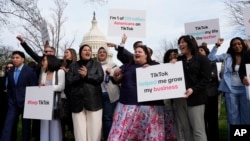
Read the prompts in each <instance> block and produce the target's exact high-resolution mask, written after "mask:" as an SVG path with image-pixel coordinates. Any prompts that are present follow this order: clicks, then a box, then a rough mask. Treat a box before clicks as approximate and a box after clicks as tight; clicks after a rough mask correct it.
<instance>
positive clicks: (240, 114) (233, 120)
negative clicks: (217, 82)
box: [225, 93, 250, 125]
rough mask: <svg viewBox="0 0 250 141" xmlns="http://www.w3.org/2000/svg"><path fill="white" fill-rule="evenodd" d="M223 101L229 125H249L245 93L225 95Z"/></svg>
mask: <svg viewBox="0 0 250 141" xmlns="http://www.w3.org/2000/svg"><path fill="white" fill-rule="evenodd" d="M225 101H226V109H227V118H228V123H229V124H233V125H237V124H238V125H239V124H250V101H249V100H248V99H247V96H246V94H245V93H244V94H232V93H225Z"/></svg>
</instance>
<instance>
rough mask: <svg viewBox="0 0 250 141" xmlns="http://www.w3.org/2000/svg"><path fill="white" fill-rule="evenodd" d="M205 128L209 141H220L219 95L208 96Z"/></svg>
mask: <svg viewBox="0 0 250 141" xmlns="http://www.w3.org/2000/svg"><path fill="white" fill-rule="evenodd" d="M205 128H206V133H207V138H208V141H219V121H218V95H216V96H208V102H207V104H206V106H205Z"/></svg>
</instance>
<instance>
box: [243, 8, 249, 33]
mask: <svg viewBox="0 0 250 141" xmlns="http://www.w3.org/2000/svg"><path fill="white" fill-rule="evenodd" d="M242 12H243V19H244V24H245V32H246V35H247V36H248V38H250V14H249V13H250V7H247V8H244V9H243V10H242Z"/></svg>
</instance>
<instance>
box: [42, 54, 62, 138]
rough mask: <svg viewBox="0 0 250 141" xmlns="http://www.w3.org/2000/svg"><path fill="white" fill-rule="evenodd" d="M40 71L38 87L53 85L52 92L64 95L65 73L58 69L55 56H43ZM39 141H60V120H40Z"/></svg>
mask: <svg viewBox="0 0 250 141" xmlns="http://www.w3.org/2000/svg"><path fill="white" fill-rule="evenodd" d="M42 69H43V70H44V71H43V72H42V73H41V76H40V78H41V80H40V84H39V86H48V85H53V87H54V92H61V95H62V94H63V95H64V93H63V90H64V87H65V73H64V71H63V70H62V69H60V61H59V60H58V59H57V58H56V56H54V55H47V56H43V58H42ZM56 83H57V84H56ZM54 108H56V107H54ZM40 141H62V128H61V121H60V119H53V120H41V124H40Z"/></svg>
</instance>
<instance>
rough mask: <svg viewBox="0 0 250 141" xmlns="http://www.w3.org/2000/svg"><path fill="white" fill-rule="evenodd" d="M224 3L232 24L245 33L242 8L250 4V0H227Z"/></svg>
mask: <svg viewBox="0 0 250 141" xmlns="http://www.w3.org/2000/svg"><path fill="white" fill-rule="evenodd" d="M224 4H225V6H226V10H227V11H228V18H229V20H230V24H231V25H232V26H234V27H235V29H236V30H237V31H241V32H242V33H243V34H244V19H243V13H242V9H243V8H245V7H249V6H250V0H225V1H224Z"/></svg>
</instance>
